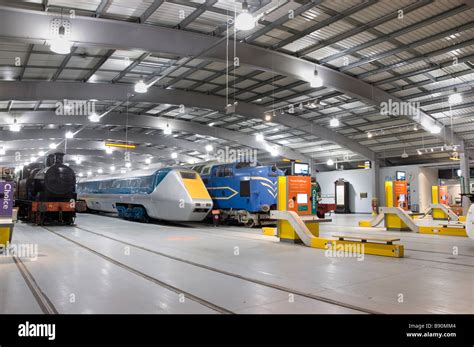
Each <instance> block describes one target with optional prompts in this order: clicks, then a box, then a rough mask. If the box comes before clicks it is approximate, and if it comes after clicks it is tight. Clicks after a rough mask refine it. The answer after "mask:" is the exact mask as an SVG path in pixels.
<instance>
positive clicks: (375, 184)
mask: <svg viewBox="0 0 474 347" xmlns="http://www.w3.org/2000/svg"><path fill="white" fill-rule="evenodd" d="M371 166H372V169H371V179H372V199H377V206H382V205H383V204H382V201H380V164H379V161H378V160H373V161H372V162H371Z"/></svg>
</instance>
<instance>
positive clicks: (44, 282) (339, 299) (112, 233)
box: [0, 214, 474, 314]
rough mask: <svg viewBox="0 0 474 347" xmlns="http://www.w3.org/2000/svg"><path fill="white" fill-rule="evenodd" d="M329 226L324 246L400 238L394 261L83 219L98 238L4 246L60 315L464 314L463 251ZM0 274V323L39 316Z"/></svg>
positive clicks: (26, 236)
mask: <svg viewBox="0 0 474 347" xmlns="http://www.w3.org/2000/svg"><path fill="white" fill-rule="evenodd" d="M331 217H332V218H333V223H324V224H322V226H321V234H322V235H323V236H330V235H331V233H336V232H337V233H341V232H343V233H345V234H347V233H357V234H375V233H376V234H382V235H392V236H395V235H396V236H400V237H401V239H402V241H401V243H402V244H404V245H405V258H403V259H396V258H386V257H379V256H368V255H366V256H365V257H364V258H363V260H362V261H361V260H360V259H359V260H358V259H356V258H347V257H346V258H333V257H327V256H325V252H324V251H322V250H317V249H311V248H307V247H304V246H301V245H292V244H286V243H280V242H278V240H277V239H276V238H275V237H271V236H263V235H262V234H261V232H260V229H248V228H243V227H228V226H222V227H218V228H213V227H211V226H207V225H202V224H199V223H192V224H186V225H182V224H179V225H171V224H157V223H155V224H141V223H135V222H129V221H124V220H120V219H118V218H113V217H106V216H98V215H89V214H81V215H79V217H78V218H77V220H76V224H77V226H78V227H79V228H84V229H86V230H89V231H93V232H96V233H100V234H102V235H103V236H101V235H97V234H93V233H90V232H88V231H86V230H81V229H79V228H76V227H59V226H56V227H49V229H50V230H52V231H54V232H55V233H57V234H55V233H52V232H50V231H48V230H45V229H43V228H40V227H34V226H30V225H27V224H22V223H18V224H17V225H16V227H15V231H14V238H13V242H14V243H15V244H20V243H21V244H25V243H27V244H37V245H38V252H39V256H38V259H36V260H33V259H29V258H28V257H20V258H21V259H22V261H23V263H24V264H25V265H26V268H27V269H28V271H29V272H30V274H31V276H32V277H33V278H34V279H35V281H36V284H37V285H38V287H39V288H41V291H42V292H43V293H44V295H45V296H47V297H48V299H49V300H50V301H51V303H52V304H53V305H54V307H55V308H56V310H57V311H58V312H59V313H217V312H222V311H224V312H225V311H227V312H233V313H336V314H344V313H364V312H365V311H372V312H381V313H474V241H473V240H470V239H467V238H460V237H450V236H439V235H421V234H414V233H411V232H386V231H383V229H379V228H378V229H369V228H359V227H357V223H358V221H359V220H361V219H368V218H369V216H367V215H333V216H331ZM61 236H62V237H61ZM104 236H108V238H107V237H104ZM64 237H65V238H67V239H65V238H64ZM68 239H69V240H68ZM71 240H72V241H74V242H72V241H71ZM81 245H82V246H81ZM132 245H134V246H132ZM135 246H139V247H141V248H139V247H135ZM453 247H457V250H458V255H453V254H452V253H453ZM0 269H1V271H0V313H38V312H41V310H40V308H39V306H38V304H37V301H36V300H35V298H34V296H33V295H32V294H31V291H30V290H29V288H28V287H27V285H26V282H25V280H24V279H23V277H22V276H21V274H20V272H19V270H18V268H17V267H16V265H15V263H14V262H13V260H12V258H11V257H8V256H7V257H5V256H3V257H1V256H0Z"/></svg>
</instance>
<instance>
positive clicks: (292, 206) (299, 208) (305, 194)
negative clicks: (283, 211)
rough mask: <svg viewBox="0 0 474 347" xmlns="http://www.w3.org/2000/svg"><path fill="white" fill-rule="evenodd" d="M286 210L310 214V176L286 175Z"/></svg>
mask: <svg viewBox="0 0 474 347" xmlns="http://www.w3.org/2000/svg"><path fill="white" fill-rule="evenodd" d="M287 178H288V186H287V189H288V194H287V197H288V211H295V212H296V213H298V214H299V215H306V214H311V177H310V176H288V177H287Z"/></svg>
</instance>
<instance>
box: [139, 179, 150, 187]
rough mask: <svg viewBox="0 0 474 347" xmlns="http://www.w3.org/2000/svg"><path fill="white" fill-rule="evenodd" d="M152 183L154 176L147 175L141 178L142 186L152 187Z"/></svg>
mask: <svg viewBox="0 0 474 347" xmlns="http://www.w3.org/2000/svg"><path fill="white" fill-rule="evenodd" d="M151 185H152V177H151V176H146V177H142V178H140V188H150V187H151Z"/></svg>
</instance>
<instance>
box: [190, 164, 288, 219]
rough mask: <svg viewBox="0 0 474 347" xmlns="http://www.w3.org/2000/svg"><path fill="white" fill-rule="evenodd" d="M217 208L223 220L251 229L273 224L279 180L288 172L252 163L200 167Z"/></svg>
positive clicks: (271, 166) (195, 167)
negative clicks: (272, 213) (271, 213)
mask: <svg viewBox="0 0 474 347" xmlns="http://www.w3.org/2000/svg"><path fill="white" fill-rule="evenodd" d="M192 169H193V170H195V171H196V172H198V173H199V174H200V175H201V178H202V180H203V182H204V184H205V185H206V188H207V190H208V191H209V194H210V195H211V197H212V200H213V202H214V208H215V209H219V210H220V212H221V217H222V218H223V219H233V220H235V221H237V222H238V223H242V224H245V225H247V226H249V227H252V226H259V225H262V224H265V223H266V222H273V221H270V210H273V209H276V204H277V194H278V189H277V185H278V178H277V177H278V176H284V172H283V171H282V170H280V169H278V168H277V167H276V166H274V165H265V166H263V165H259V164H256V165H253V164H251V163H249V162H236V163H228V164H216V163H208V164H204V165H196V166H193V167H192Z"/></svg>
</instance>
